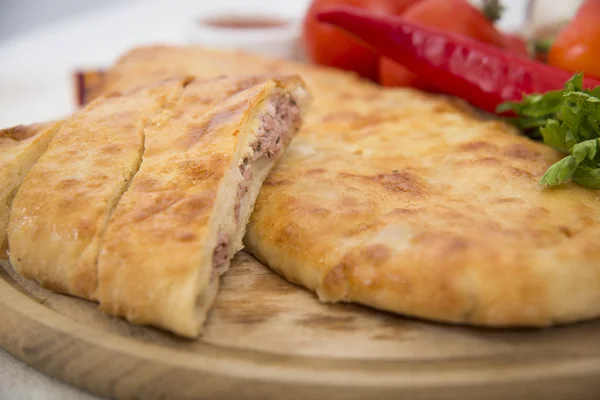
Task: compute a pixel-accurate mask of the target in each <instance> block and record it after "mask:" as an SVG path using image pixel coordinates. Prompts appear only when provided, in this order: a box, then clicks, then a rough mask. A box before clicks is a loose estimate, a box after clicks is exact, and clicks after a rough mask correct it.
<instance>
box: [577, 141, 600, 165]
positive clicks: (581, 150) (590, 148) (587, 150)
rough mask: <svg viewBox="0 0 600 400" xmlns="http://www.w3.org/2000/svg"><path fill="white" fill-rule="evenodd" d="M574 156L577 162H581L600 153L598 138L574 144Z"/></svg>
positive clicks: (591, 158)
mask: <svg viewBox="0 0 600 400" xmlns="http://www.w3.org/2000/svg"><path fill="white" fill-rule="evenodd" d="M571 153H573V157H575V160H576V161H577V164H578V165H579V164H581V163H582V162H583V161H584V160H585V159H586V158H588V159H590V160H593V159H594V158H595V157H596V154H597V153H598V139H591V140H586V141H585V142H581V143H577V144H576V145H575V146H573V150H571Z"/></svg>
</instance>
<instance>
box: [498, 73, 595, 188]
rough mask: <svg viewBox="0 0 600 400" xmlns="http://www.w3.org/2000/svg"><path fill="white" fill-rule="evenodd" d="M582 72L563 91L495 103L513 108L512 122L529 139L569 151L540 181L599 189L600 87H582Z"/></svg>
mask: <svg viewBox="0 0 600 400" xmlns="http://www.w3.org/2000/svg"><path fill="white" fill-rule="evenodd" d="M582 83H583V74H576V75H574V76H573V77H572V78H571V79H569V81H567V83H566V84H565V87H564V89H563V90H555V91H551V92H547V93H544V94H532V95H528V96H524V97H523V100H521V101H520V102H507V103H503V104H501V105H500V106H498V109H497V111H498V112H500V113H502V112H506V111H513V112H514V113H515V114H517V115H518V117H517V118H511V119H510V122H512V123H513V124H515V125H516V126H517V127H519V128H520V129H521V130H523V131H524V132H525V133H526V134H528V135H529V136H530V137H532V138H536V139H538V138H539V139H542V140H543V141H544V143H545V144H547V145H548V146H550V147H553V148H555V149H556V150H559V151H561V152H563V153H566V154H568V155H567V156H566V157H565V158H563V159H562V160H560V161H558V162H556V163H555V164H554V165H552V166H550V167H549V168H548V170H547V171H546V173H545V174H544V176H542V179H541V181H540V183H541V184H545V185H549V186H555V185H559V184H561V183H563V182H566V181H568V180H569V179H570V180H572V181H573V182H575V183H577V184H579V185H581V186H584V187H586V188H589V189H600V86H599V87H596V88H595V89H593V90H587V89H583V88H582Z"/></svg>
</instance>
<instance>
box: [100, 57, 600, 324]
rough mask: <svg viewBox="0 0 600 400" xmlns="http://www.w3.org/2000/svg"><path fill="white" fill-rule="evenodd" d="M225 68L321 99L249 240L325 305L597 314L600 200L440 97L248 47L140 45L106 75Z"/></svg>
mask: <svg viewBox="0 0 600 400" xmlns="http://www.w3.org/2000/svg"><path fill="white" fill-rule="evenodd" d="M217 70H221V71H224V73H235V72H241V71H242V70H243V71H247V72H251V73H253V72H256V71H257V70H264V71H277V72H278V73H289V72H299V73H300V75H301V76H302V77H303V78H304V79H305V80H306V82H307V84H308V86H309V89H310V90H311V92H312V93H313V95H314V99H315V101H314V103H313V105H312V106H311V111H310V112H309V113H308V114H307V117H306V119H305V122H304V124H303V128H302V130H301V132H300V133H299V134H298V136H297V138H296V139H295V140H294V142H293V143H292V145H291V146H290V148H289V149H288V151H287V152H286V154H285V156H284V157H283V158H282V160H281V162H279V163H278V165H277V166H276V167H275V168H274V170H273V172H272V173H271V174H270V175H269V177H268V179H267V180H266V181H265V184H264V186H263V188H262V190H261V192H260V195H259V197H258V199H257V202H256V207H255V210H254V213H253V216H252V219H251V222H250V224H249V226H248V231H247V234H246V237H245V243H246V246H247V249H248V250H249V251H250V252H251V253H252V254H254V255H255V256H257V257H258V258H259V259H260V260H262V261H263V262H265V263H266V264H268V265H269V266H270V267H272V268H273V269H274V270H276V271H278V272H279V273H281V274H282V275H284V276H285V277H286V278H287V279H289V280H290V281H293V282H295V283H298V284H301V285H303V286H305V287H307V288H309V289H310V290H313V291H316V292H317V293H318V295H319V297H320V298H321V299H322V300H323V301H348V302H357V303H362V304H365V305H369V306H372V307H375V308H379V309H383V310H388V311H392V312H396V313H400V314H406V315H411V316H417V317H422V318H429V319H434V320H439V321H448V322H455V323H468V324H476V325H487V326H515V325H518V326H546V325H552V324H559V323H567V322H571V321H578V320H583V319H589V318H593V317H597V316H599V315H600V246H598V244H597V238H598V237H599V236H600V196H599V194H598V192H597V191H590V190H585V189H582V188H581V187H577V186H574V185H571V184H567V185H563V186H561V187H558V188H554V189H544V188H541V187H540V186H539V185H538V182H539V179H540V177H541V175H542V174H543V173H544V171H545V170H546V168H547V167H548V166H549V165H551V164H552V163H553V162H555V161H556V160H558V159H559V158H560V157H561V155H560V154H558V153H557V152H555V151H553V150H552V149H550V148H549V147H547V146H544V145H542V144H540V143H536V142H532V141H530V140H529V139H527V138H524V137H522V136H520V135H519V134H518V133H517V132H516V131H515V130H514V129H512V128H511V127H509V126H507V125H505V124H502V123H499V122H495V121H485V120H482V119H480V118H478V117H477V116H475V115H474V114H473V113H472V112H471V111H469V110H466V109H465V108H464V107H462V106H457V104H456V102H454V101H451V100H449V99H447V98H444V97H441V96H433V95H426V94H423V93H420V92H417V91H414V90H410V89H381V88H378V87H376V86H374V85H371V84H369V83H367V82H363V81H359V80H358V79H354V78H352V77H350V76H349V75H348V74H346V73H342V72H334V71H331V70H325V69H318V68H317V67H309V66H302V65H299V64H295V63H290V62H286V61H277V60H267V59H261V58H260V57H257V56H250V55H244V54H240V53H228V52H218V51H215V50H205V49H202V48H193V47H148V48H140V49H135V50H133V51H131V52H130V53H128V54H127V55H125V56H124V57H122V59H121V60H120V61H119V62H118V63H117V65H116V66H115V67H114V68H113V69H111V70H110V71H108V74H107V76H106V80H105V82H106V85H107V86H106V87H107V88H108V89H109V90H115V89H121V88H123V87H128V86H129V85H132V86H134V85H139V84H142V83H146V82H149V81H152V80H154V79H157V78H158V77H164V76H169V74H174V73H177V74H181V73H187V74H193V75H195V76H200V77H202V76H210V75H213V74H214V73H215V71H217Z"/></svg>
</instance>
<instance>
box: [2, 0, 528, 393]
mask: <svg viewBox="0 0 600 400" xmlns="http://www.w3.org/2000/svg"><path fill="white" fill-rule="evenodd" d="M307 2H308V0H287V1H285V0H260V1H259V0H244V1H235V0H218V1H205V0H204V1H203V0H195V1H192V0H177V1H158V0H148V1H131V2H126V3H116V4H115V3H111V4H110V5H109V7H105V8H104V9H102V10H94V11H93V12H89V13H85V14H78V15H75V16H72V17H70V18H69V19H67V20H63V21H59V22H57V23H54V24H52V25H46V26H44V27H43V28H40V29H37V30H34V31H31V32H27V33H25V34H22V35H20V36H17V37H15V38H11V39H8V40H4V41H0V60H1V62H0V128H3V127H8V126H11V125H16V124H20V123H22V124H25V123H31V122H35V121H44V120H48V119H53V118H60V117H62V116H65V115H68V114H69V113H70V112H72V111H73V110H74V90H73V87H72V81H71V73H72V71H73V69H74V68H75V67H86V66H87V67H92V68H93V67H98V66H107V65H110V64H111V63H113V62H114V61H115V59H116V58H117V57H118V56H119V55H120V54H122V53H123V52H124V51H126V50H127V49H129V48H131V47H134V46H136V45H140V44H149V43H156V42H159V43H184V42H185V37H186V36H185V35H186V28H187V27H188V26H189V24H190V23H191V21H192V19H193V18H196V17H198V16H200V15H203V14H204V13H207V12H211V11H215V10H233V11H236V12H240V11H244V10H245V9H254V10H256V9H259V10H260V9H264V10H277V11H278V12H280V13H282V14H283V15H290V16H291V17H293V16H300V15H302V13H303V11H304V9H305V7H306V4H307ZM505 4H506V5H507V6H508V12H507V13H506V14H505V19H504V20H503V21H502V23H501V26H503V27H515V26H518V25H519V23H520V20H521V18H522V17H523V7H524V0H505ZM0 318H1V317H0ZM0 323H1V322H0ZM94 398H95V397H93V396H90V395H88V394H86V393H83V392H80V391H78V390H76V389H73V388H71V387H69V386H67V385H65V384H62V383H60V382H57V381H55V380H52V379H50V378H47V377H45V376H43V375H41V374H39V373H37V372H36V371H34V370H32V369H31V368H29V367H27V366H25V365H24V364H22V363H21V362H19V361H16V360H15V359H14V358H12V357H11V356H9V355H8V354H7V353H6V352H4V351H2V350H0V400H63V399H65V400H71V399H75V400H89V399H94Z"/></svg>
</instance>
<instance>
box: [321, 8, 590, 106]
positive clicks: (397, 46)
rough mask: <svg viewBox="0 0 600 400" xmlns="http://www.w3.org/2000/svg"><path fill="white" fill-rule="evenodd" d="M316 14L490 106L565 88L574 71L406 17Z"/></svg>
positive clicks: (451, 90) (446, 88)
mask: <svg viewBox="0 0 600 400" xmlns="http://www.w3.org/2000/svg"><path fill="white" fill-rule="evenodd" d="M317 18H318V19H319V20H320V21H322V22H327V23H329V24H332V25H335V26H337V27H339V28H342V29H344V30H346V31H347V32H349V33H352V34H354V35H356V36H357V37H358V38H360V39H362V40H363V41H365V42H366V43H367V44H369V45H371V46H372V47H373V48H374V49H375V50H377V51H378V52H379V53H380V54H381V55H383V56H385V57H388V58H391V59H393V60H394V61H397V62H399V63H400V64H402V65H404V66H405V67H406V68H408V69H409V70H411V71H412V72H413V73H415V74H417V75H418V76H419V77H420V78H421V79H423V80H425V81H427V82H428V83H429V84H431V86H433V87H435V88H436V89H438V90H440V91H442V92H444V93H447V94H451V95H454V96H458V97H461V98H463V99H465V100H466V101H468V102H469V103H471V104H473V105H475V106H477V107H479V108H481V109H483V110H486V111H489V112H495V110H496V107H497V106H498V105H499V104H501V103H503V102H505V101H520V100H521V98H522V96H523V94H531V93H545V92H547V91H550V90H560V89H562V88H563V85H564V83H565V82H566V81H567V80H568V79H569V78H571V76H572V73H571V72H568V71H565V70H562V69H559V68H556V67H552V66H549V65H546V64H543V63H540V62H538V61H535V60H532V59H529V58H527V57H523V56H520V55H518V54H515V53H513V52H511V51H507V50H503V49H500V48H498V47H494V46H491V45H488V44H485V43H482V42H478V41H476V40H473V39H470V38H468V37H465V36H462V35H457V34H454V33H452V32H445V31H442V30H439V29H436V28H432V27H427V26H423V25H420V24H415V23H412V22H409V21H406V20H405V19H403V18H402V17H391V16H382V15H377V14H374V13H371V12H368V11H365V10H361V9H357V8H355V7H333V8H330V9H328V10H324V11H322V12H321V13H319V14H318V15H317ZM448 18H452V16H451V15H448ZM598 85H600V81H598V80H595V79H591V78H586V79H585V80H584V87H586V88H592V87H596V86H598Z"/></svg>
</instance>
